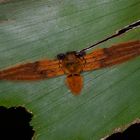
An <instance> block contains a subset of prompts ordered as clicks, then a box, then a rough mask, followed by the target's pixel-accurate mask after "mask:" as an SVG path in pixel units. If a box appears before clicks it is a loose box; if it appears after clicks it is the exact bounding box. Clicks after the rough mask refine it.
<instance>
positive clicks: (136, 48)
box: [83, 40, 140, 71]
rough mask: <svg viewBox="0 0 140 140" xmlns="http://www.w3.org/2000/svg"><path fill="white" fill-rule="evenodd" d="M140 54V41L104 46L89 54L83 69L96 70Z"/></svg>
mask: <svg viewBox="0 0 140 140" xmlns="http://www.w3.org/2000/svg"><path fill="white" fill-rule="evenodd" d="M137 56H140V41H139V40H138V41H132V42H126V43H121V44H116V45H113V46H111V47H110V48H102V49H98V50H95V51H93V52H91V53H89V54H87V55H86V56H85V57H84V59H85V62H83V63H85V64H83V65H84V68H83V71H89V70H96V69H101V68H105V67H110V66H113V65H117V64H121V63H123V62H126V61H128V60H131V59H133V58H135V57H137Z"/></svg>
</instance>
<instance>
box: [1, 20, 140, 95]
mask: <svg viewBox="0 0 140 140" xmlns="http://www.w3.org/2000/svg"><path fill="white" fill-rule="evenodd" d="M139 26H140V20H138V21H136V22H134V23H132V24H130V25H128V26H126V27H124V28H122V29H120V30H118V31H117V32H116V33H114V34H113V35H111V36H109V37H106V38H105V39H103V40H101V41H99V42H97V43H95V44H93V45H91V46H89V47H87V48H84V49H83V50H81V51H71V52H67V53H65V54H64V53H61V54H58V55H57V58H56V59H54V60H48V59H44V60H39V61H36V62H30V63H25V64H19V65H16V66H13V67H10V68H7V69H4V70H1V71H0V80H11V81H35V80H43V79H48V78H53V77H56V76H60V75H64V74H65V75H66V84H67V86H68V88H69V89H70V90H71V92H72V93H73V94H74V95H79V94H80V92H81V90H82V87H83V77H82V76H81V72H85V71H91V70H97V69H101V68H106V67H110V66H113V65H116V64H121V63H123V62H126V61H128V60H130V59H132V58H135V57H137V56H139V55H140V40H136V41H130V42H125V43H120V44H116V45H112V46H111V47H109V48H100V49H96V50H94V51H93V52H91V53H89V54H86V51H87V50H89V49H91V48H93V47H95V46H97V45H99V44H101V43H103V42H105V41H107V40H109V39H111V38H114V37H117V36H120V35H122V34H124V33H125V32H127V31H129V30H131V29H134V28H136V27H139Z"/></svg>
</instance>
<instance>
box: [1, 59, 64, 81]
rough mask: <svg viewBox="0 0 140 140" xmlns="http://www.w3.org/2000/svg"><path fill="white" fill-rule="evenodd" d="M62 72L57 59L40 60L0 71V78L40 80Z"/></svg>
mask: <svg viewBox="0 0 140 140" xmlns="http://www.w3.org/2000/svg"><path fill="white" fill-rule="evenodd" d="M62 74H64V72H63V70H62V69H61V68H60V66H59V61H58V60H41V61H36V62H33V63H26V64H20V65H16V66H14V67H10V68H7V69H4V70H1V71H0V80H25V81H33V80H41V79H47V78H51V77H55V76H59V75H62Z"/></svg>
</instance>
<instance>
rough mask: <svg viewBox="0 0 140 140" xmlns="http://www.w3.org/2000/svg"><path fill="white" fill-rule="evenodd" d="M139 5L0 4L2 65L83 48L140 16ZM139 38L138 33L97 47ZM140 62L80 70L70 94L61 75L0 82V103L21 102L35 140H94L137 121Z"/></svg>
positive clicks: (89, 0) (98, 1) (100, 0)
mask: <svg viewBox="0 0 140 140" xmlns="http://www.w3.org/2000/svg"><path fill="white" fill-rule="evenodd" d="M139 15H140V1H139V0H133V1H128V0H118V1H115V0H86V1H84V0H65V1H62V0H37V1H34V0H22V1H19V0H1V1H0V68H1V69H3V68H6V67H9V66H12V65H14V64H17V63H23V62H24V63H25V62H29V61H35V60H39V59H45V58H47V59H54V58H55V57H56V55H57V54H59V53H63V52H67V51H73V50H81V49H83V48H85V47H87V46H89V45H92V44H93V43H95V42H97V41H98V40H101V39H103V38H105V37H106V36H108V35H111V34H112V33H114V32H115V31H116V30H118V29H120V28H122V27H124V26H126V25H128V24H130V23H132V22H134V21H136V20H139V18H140V16H139ZM139 38H140V28H137V29H135V30H132V31H130V32H128V33H126V34H125V35H123V36H120V37H118V38H115V39H112V40H110V41H108V42H106V43H104V44H102V45H100V46H98V47H110V46H111V45H112V44H117V43H119V42H125V41H130V40H136V39H139ZM139 62H140V58H139V57H138V58H136V59H134V60H132V61H129V62H127V63H124V64H121V65H117V66H113V67H111V68H106V69H101V70H98V71H91V72H85V73H83V74H82V75H83V77H84V87H83V90H82V92H81V95H80V96H76V97H75V96H73V95H72V94H71V92H70V91H69V90H68V89H67V87H66V85H65V75H64V76H60V77H56V78H52V79H49V80H44V81H39V82H30V83H25V82H10V81H9V82H8V81H0V105H3V106H9V107H10V106H18V105H22V106H24V107H26V108H27V109H28V110H30V111H31V112H32V113H33V115H34V117H33V120H32V122H31V123H32V125H33V127H34V129H35V131H36V134H35V138H36V139H37V140H46V139H48V140H58V139H59V140H99V139H101V138H102V137H104V136H106V135H109V134H111V133H112V132H113V130H114V129H115V128H118V127H121V126H123V125H126V124H128V123H130V122H132V121H133V120H134V119H136V118H138V117H140V111H139V106H140V102H139V100H140V82H139V81H140V64H139Z"/></svg>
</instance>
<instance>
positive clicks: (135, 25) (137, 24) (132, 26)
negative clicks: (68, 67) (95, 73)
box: [79, 20, 140, 53]
mask: <svg viewBox="0 0 140 140" xmlns="http://www.w3.org/2000/svg"><path fill="white" fill-rule="evenodd" d="M139 26H140V20H138V21H136V22H133V23H131V24H129V25H127V26H125V27H124V28H122V29H120V30H118V31H116V33H114V34H113V35H111V36H109V37H107V38H105V39H103V40H101V41H98V42H97V43H95V44H93V45H91V46H89V47H87V48H84V49H82V50H81V51H79V53H80V52H84V51H87V50H90V49H92V48H93V47H95V46H97V45H99V44H101V43H103V42H105V41H107V40H110V39H112V38H115V37H117V36H120V35H122V34H124V33H126V32H128V31H129V30H132V29H134V28H137V27H139Z"/></svg>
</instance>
